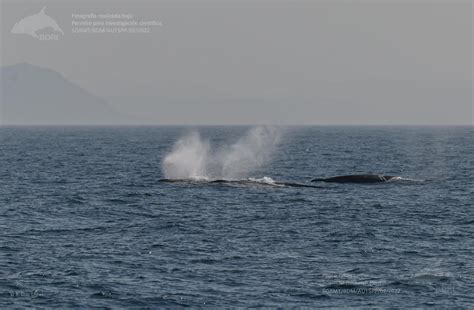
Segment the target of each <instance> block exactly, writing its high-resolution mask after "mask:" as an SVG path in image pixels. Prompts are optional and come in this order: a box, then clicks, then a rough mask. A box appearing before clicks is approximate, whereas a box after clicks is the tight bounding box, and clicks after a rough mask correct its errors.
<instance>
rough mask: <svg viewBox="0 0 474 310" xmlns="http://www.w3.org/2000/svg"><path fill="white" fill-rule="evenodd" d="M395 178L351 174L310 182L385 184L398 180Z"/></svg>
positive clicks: (379, 175)
mask: <svg viewBox="0 0 474 310" xmlns="http://www.w3.org/2000/svg"><path fill="white" fill-rule="evenodd" d="M398 178H399V177H397V176H392V175H381V174H353V175H341V176H336V177H331V178H317V179H313V180H311V182H330V183H385V182H388V181H390V180H393V179H398Z"/></svg>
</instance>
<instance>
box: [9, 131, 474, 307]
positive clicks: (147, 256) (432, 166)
mask: <svg viewBox="0 0 474 310" xmlns="http://www.w3.org/2000/svg"><path fill="white" fill-rule="evenodd" d="M190 132H199V135H198V134H197V133H192V134H189V133H190ZM261 133H262V132H259V131H258V129H257V131H255V129H249V128H247V127H196V128H191V127H2V128H0V163H1V164H0V213H1V214H0V229H1V235H0V275H1V276H0V307H1V308H13V307H17V308H18V307H20V308H21V307H40V308H50V307H58V308H73V307H83V308H93V307H106V308H130V307H136V308H160V307H161V308H180V307H185V306H191V307H207V306H209V307H233V306H236V307H260V306H263V307H284V308H288V307H334V308H342V307H361V308H377V307H381V308H386V307H395V308H407V307H421V308H424V307H428V306H437V307H438V308H451V307H460V308H472V307H473V305H474V259H473V258H474V209H473V185H474V182H473V180H472V172H473V168H474V163H473V158H474V156H473V154H474V143H473V142H474V139H473V129H472V127H290V128H277V129H271V130H270V133H269V132H268V131H264V134H263V135H261ZM186 137H187V138H186ZM252 158H253V159H252ZM355 173H383V174H389V175H399V176H402V180H399V181H394V182H389V183H384V184H370V185H369V184H329V183H311V182H310V180H311V179H312V178H316V177H325V176H335V175H342V174H355ZM170 176H171V178H183V177H186V176H188V177H192V179H191V180H180V181H175V182H164V181H163V180H162V179H164V178H169V177H170ZM264 177H266V178H264ZM186 178H187V177H186ZM188 179H189V178H188ZM217 179H220V180H222V179H226V180H239V182H210V181H213V180H217ZM274 182H282V183H285V182H286V183H288V184H289V185H282V184H277V183H274ZM292 184H293V185H311V186H313V187H299V186H292Z"/></svg>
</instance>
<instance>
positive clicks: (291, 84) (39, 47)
mask: <svg viewBox="0 0 474 310" xmlns="http://www.w3.org/2000/svg"><path fill="white" fill-rule="evenodd" d="M0 1H1V3H2V19H1V20H2V22H1V36H2V40H1V47H0V50H1V64H2V65H10V64H14V63H18V62H28V63H31V64H34V65H38V66H42V67H47V68H51V69H53V70H56V71H58V72H60V73H61V74H63V75H64V76H65V77H66V78H67V79H69V80H70V81H73V82H74V83H77V84H78V85H80V86H81V87H83V88H85V89H87V90H88V91H90V92H91V93H93V94H95V95H98V96H101V97H103V98H105V99H107V100H108V101H109V102H110V104H112V105H113V106H115V107H117V108H118V109H120V110H121V111H123V112H126V113H129V114H133V115H135V116H137V117H138V118H139V119H141V120H143V122H146V123H156V124H261V123H274V124H472V122H473V118H474V115H473V97H472V87H473V63H472V55H473V54H472V53H473V50H472V48H473V25H472V12H473V11H472V10H473V3H472V1H448V0H445V1H349V0H346V1H334V0H331V1H329V0H327V1H317V0H316V1H248V0H247V1H237V0H234V1H230V0H226V1H199V0H194V1H181V0H178V1H148V2H143V1H142V2H140V1H131V0H130V1H120V2H119V1H110V0H109V1H102V2H100V1H98V2H92V1H73V0H69V1H54V2H51V1H5V0H0ZM43 6H46V7H47V8H46V13H47V14H48V15H49V16H50V17H52V18H53V19H54V20H56V21H57V23H58V25H60V27H61V28H62V30H63V31H64V35H60V37H59V40H57V41H40V40H37V39H35V38H33V37H30V36H27V35H18V34H12V33H11V29H12V27H13V25H14V24H15V23H16V22H18V21H19V20H20V19H21V18H23V17H25V16H28V15H31V14H35V13H37V12H39V11H40V9H41V8H42V7H43ZM87 13H96V14H98V13H124V14H133V16H134V19H141V20H158V21H160V22H161V23H162V24H163V25H162V26H157V27H154V28H153V29H152V32H151V33H149V34H124V33H122V34H110V33H108V34H90V33H88V34H74V33H72V32H71V29H72V26H71V21H72V17H71V14H87Z"/></svg>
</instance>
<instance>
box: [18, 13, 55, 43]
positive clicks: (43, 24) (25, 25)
mask: <svg viewBox="0 0 474 310" xmlns="http://www.w3.org/2000/svg"><path fill="white" fill-rule="evenodd" d="M45 10H46V7H43V8H42V9H41V11H39V13H38V14H34V15H31V16H27V17H25V18H23V19H22V20H20V21H19V22H18V23H16V24H15V25H14V26H13V28H12V33H17V34H28V35H30V36H32V37H33V38H36V39H40V38H39V36H38V34H37V33H36V32H37V31H39V30H43V29H47V28H51V29H53V31H54V32H59V33H61V34H63V35H64V32H63V31H62V29H61V28H60V27H59V25H58V23H56V21H55V20H54V19H52V18H51V17H49V16H48V15H46V13H45V12H44V11H45Z"/></svg>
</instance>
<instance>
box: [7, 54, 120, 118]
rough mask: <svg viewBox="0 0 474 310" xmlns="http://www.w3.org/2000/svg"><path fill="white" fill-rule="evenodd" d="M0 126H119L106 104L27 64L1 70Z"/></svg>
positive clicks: (77, 87)
mask: <svg viewBox="0 0 474 310" xmlns="http://www.w3.org/2000/svg"><path fill="white" fill-rule="evenodd" d="M0 71H1V85H0V87H1V88H0V94H1V97H0V124H4V125H30V124H35V125H36V124H38V125H79V124H97V125H99V124H123V123H126V118H125V117H124V116H123V115H121V114H120V113H118V112H117V111H115V110H114V109H113V108H112V107H110V106H109V105H108V104H107V102H106V101H105V100H104V99H102V98H100V97H97V96H94V95H92V94H90V93H89V92H87V91H86V90H84V89H82V88H81V87H80V86H78V85H76V84H74V83H72V82H70V81H68V80H67V79H66V78H64V77H63V76H62V75H61V74H59V73H58V72H56V71H53V70H50V69H46V68H40V67H37V66H33V65H31V64H27V63H20V64H16V65H11V66H6V67H2V68H1V69H0Z"/></svg>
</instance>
